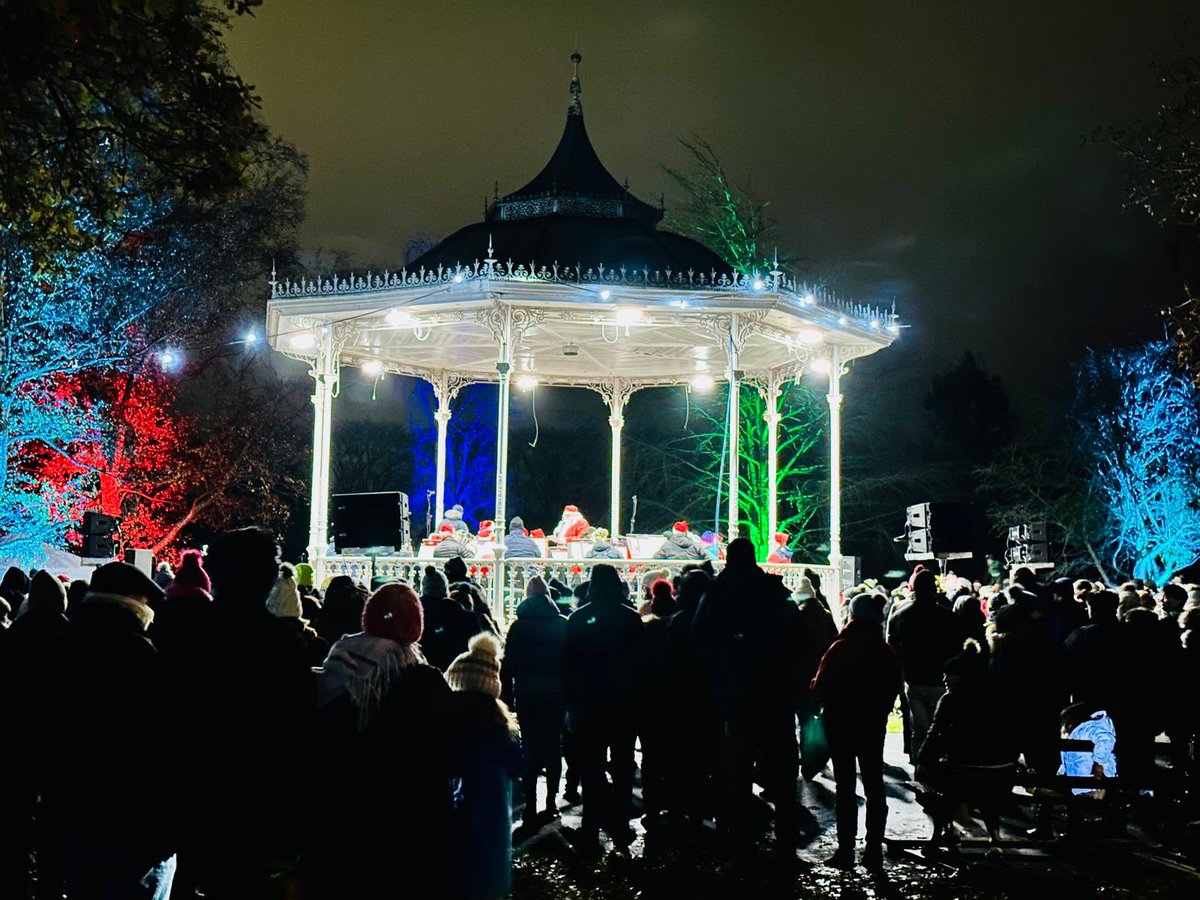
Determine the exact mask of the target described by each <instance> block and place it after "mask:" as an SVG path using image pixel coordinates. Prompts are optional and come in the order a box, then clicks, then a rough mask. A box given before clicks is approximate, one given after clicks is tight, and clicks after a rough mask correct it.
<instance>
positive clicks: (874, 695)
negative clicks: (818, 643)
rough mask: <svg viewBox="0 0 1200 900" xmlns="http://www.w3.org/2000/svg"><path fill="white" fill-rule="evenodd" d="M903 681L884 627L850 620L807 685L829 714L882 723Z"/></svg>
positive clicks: (845, 719)
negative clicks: (884, 637)
mask: <svg viewBox="0 0 1200 900" xmlns="http://www.w3.org/2000/svg"><path fill="white" fill-rule="evenodd" d="M902 686H903V676H902V675H901V673H900V660H899V659H897V658H896V653H895V651H894V650H892V648H891V647H889V646H888V645H887V642H886V641H885V640H884V639H883V628H882V626H880V625H875V624H873V623H870V622H857V621H851V622H850V623H849V624H848V625H847V626H846V627H845V628H843V629H842V631H841V633H840V634H838V636H837V637H836V638H835V639H834V641H833V643H832V644H830V645H829V649H828V650H826V651H825V655H824V656H823V657H821V665H820V666H818V668H817V675H816V677H815V678H814V679H813V680H812V684H810V685H809V689H810V690H811V691H812V692H813V696H815V697H816V698H817V699H818V700H820V701H821V703H822V704H823V705H824V707H825V714H826V717H827V719H830V720H833V721H834V722H845V723H848V724H854V725H870V726H878V727H883V726H884V725H885V724H886V722H887V716H888V713H890V712H891V711H892V707H893V706H894V705H895V703H896V695H897V694H899V693H900V689H901V687H902Z"/></svg>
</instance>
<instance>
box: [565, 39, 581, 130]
mask: <svg viewBox="0 0 1200 900" xmlns="http://www.w3.org/2000/svg"><path fill="white" fill-rule="evenodd" d="M582 59H583V57H582V56H581V55H580V53H579V51H578V50H576V51H575V52H574V53H572V54H571V65H573V66H574V67H575V73H574V74H573V75H572V76H571V105H570V106H568V107H567V115H568V116H582V115H583V104H581V103H580V102H579V63H580V61H581V60H582Z"/></svg>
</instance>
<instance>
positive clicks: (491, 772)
mask: <svg viewBox="0 0 1200 900" xmlns="http://www.w3.org/2000/svg"><path fill="white" fill-rule="evenodd" d="M446 681H447V682H449V684H450V688H451V690H453V691H454V695H453V701H454V703H453V708H452V711H451V715H450V717H449V719H450V721H451V722H452V723H453V727H454V728H455V729H456V730H457V732H458V734H457V738H458V739H457V740H455V741H454V742H453V743H452V746H454V747H455V748H457V750H456V753H455V758H454V759H453V760H452V761H451V772H452V773H453V774H454V775H455V776H456V778H457V782H458V783H457V787H456V791H455V811H456V816H457V828H458V831H459V841H458V842H457V843H458V845H459V846H461V847H463V849H464V850H465V851H466V852H465V853H464V858H465V859H467V860H469V864H468V867H467V871H465V872H464V873H462V874H463V877H464V878H465V879H466V882H467V884H466V886H465V887H466V890H465V894H464V895H465V896H468V897H471V898H472V900H483V898H491V897H504V896H507V895H508V893H509V890H510V888H511V884H512V807H511V803H510V798H511V783H512V779H513V778H514V777H516V776H518V775H520V774H521V771H522V769H523V760H522V755H521V743H520V737H519V733H518V731H517V724H516V721H515V720H514V718H513V717H512V715H511V714H510V713H509V711H508V707H507V706H505V705H504V703H503V702H502V701H501V700H500V642H499V641H498V640H497V639H496V637H495V636H494V635H491V634H488V633H487V632H483V633H481V634H477V635H475V636H474V637H473V638H471V641H470V643H469V644H468V645H467V652H466V653H463V654H460V655H459V656H458V657H457V658H456V659H455V660H454V662H452V663H451V664H450V668H449V669H447V670H446Z"/></svg>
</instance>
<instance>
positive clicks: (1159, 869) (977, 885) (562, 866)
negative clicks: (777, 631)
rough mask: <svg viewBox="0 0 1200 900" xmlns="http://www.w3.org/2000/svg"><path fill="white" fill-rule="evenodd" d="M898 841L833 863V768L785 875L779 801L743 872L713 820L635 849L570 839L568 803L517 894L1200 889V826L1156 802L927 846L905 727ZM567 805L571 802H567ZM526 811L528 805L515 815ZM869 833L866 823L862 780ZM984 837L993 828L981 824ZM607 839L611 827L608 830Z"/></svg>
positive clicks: (526, 845) (897, 764)
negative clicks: (1117, 825)
mask: <svg viewBox="0 0 1200 900" xmlns="http://www.w3.org/2000/svg"><path fill="white" fill-rule="evenodd" d="M886 763H887V779H888V839H889V840H890V841H894V842H895V843H894V844H893V846H892V847H891V848H890V850H889V855H888V859H887V860H886V863H885V870H884V872H883V873H882V874H881V875H871V874H869V873H867V872H866V871H865V870H864V869H862V868H861V867H859V868H857V869H855V870H854V871H853V872H841V871H840V870H837V869H833V868H830V867H827V866H825V865H823V864H822V861H823V860H824V859H827V858H828V857H829V855H830V854H831V853H832V852H833V850H834V834H833V833H834V814H833V787H834V786H833V779H832V775H831V773H830V771H829V770H828V769H827V770H826V771H825V772H824V773H822V774H821V775H819V776H818V777H817V778H816V780H815V781H813V782H802V783H801V784H800V786H799V791H800V794H799V796H800V800H801V803H802V805H803V810H802V821H801V825H800V835H801V836H800V859H799V861H798V867H799V868H798V870H797V871H796V872H795V873H791V874H788V873H784V872H782V871H781V868H780V865H779V863H778V862H777V861H776V859H775V855H774V853H773V852H772V841H773V839H772V838H771V837H770V836H769V835H768V833H767V832H768V831H769V828H767V827H766V826H767V825H768V824H769V813H770V810H769V807H768V806H767V805H766V804H765V803H764V804H763V806H762V812H763V824H764V836H763V839H762V853H761V856H760V858H759V859H758V860H757V861H756V862H755V864H754V865H753V866H751V867H750V869H749V871H748V872H744V873H743V872H738V871H734V869H733V867H732V865H731V864H730V860H729V859H728V856H727V855H726V853H725V849H726V848H725V844H724V842H723V841H722V840H721V839H720V838H719V836H718V834H717V833H716V831H715V830H713V829H712V828H711V827H709V828H706V829H705V830H704V832H703V833H701V834H699V835H684V834H683V833H681V831H680V830H679V829H678V828H677V827H672V825H671V824H670V823H669V822H668V823H666V824H665V825H663V826H661V827H656V828H654V829H653V830H652V832H651V833H649V834H647V833H646V830H645V829H644V828H643V827H642V825H641V824H640V823H639V822H636V821H635V822H634V823H633V827H634V830H635V832H636V834H637V837H636V839H635V840H634V842H633V844H632V845H631V846H630V847H628V848H619V847H615V846H614V845H613V844H612V842H611V841H609V840H608V839H607V837H604V841H603V847H602V849H599V850H598V851H595V852H581V851H579V850H577V849H576V848H575V847H574V846H573V845H572V843H571V829H573V828H575V827H578V825H579V811H580V810H579V807H578V806H573V807H566V808H563V809H562V817H561V821H559V822H556V823H553V824H549V825H545V826H543V827H542V828H540V829H538V830H536V831H532V832H526V831H525V830H524V829H519V830H518V832H517V835H516V855H515V863H514V874H513V896H514V897H516V898H520V900H525V898H529V900H541V898H621V900H629V898H653V897H694V898H698V900H708V898H719V897H720V898H723V897H751V898H762V900H768V898H777V897H778V898H783V897H816V896H822V897H837V898H846V900H851V898H853V900H857V898H875V897H905V898H909V897H912V898H936V900H941V898H946V900H949V898H975V897H980V898H982V897H999V898H1021V900H1033V898H1042V897H1054V898H1060V900H1073V898H1076V897H1115V898H1124V897H1129V898H1135V897H1136V898H1175V897H1179V898H1182V897H1188V898H1195V897H1200V869H1198V866H1200V823H1195V822H1193V823H1190V824H1189V823H1187V822H1186V820H1178V819H1174V820H1172V822H1171V823H1170V824H1169V825H1167V824H1165V823H1164V822H1163V820H1162V819H1161V817H1160V816H1159V815H1158V813H1157V812H1152V811H1151V810H1150V808H1149V807H1148V808H1147V809H1146V810H1143V811H1131V813H1130V815H1129V816H1128V818H1124V819H1123V822H1124V829H1123V833H1114V831H1113V829H1111V828H1109V829H1106V830H1104V831H1103V833H1102V836H1101V833H1099V832H1095V833H1093V832H1091V831H1089V832H1085V833H1084V835H1083V836H1081V837H1079V838H1078V839H1076V840H1073V841H1070V842H1066V841H1060V842H1056V843H1053V844H1048V845H1042V846H1038V847H1021V848H1017V847H1012V846H1010V847H1003V845H1002V849H1001V851H1000V853H999V854H996V853H988V852H987V847H986V846H983V847H979V848H968V849H963V850H962V851H960V852H959V853H958V854H950V853H948V852H947V851H944V850H942V851H936V852H935V851H932V850H930V849H929V848H927V847H922V846H913V845H919V844H920V843H922V842H923V841H924V839H925V838H927V837H928V836H929V833H930V827H929V821H928V819H927V818H926V816H925V814H924V812H923V811H922V809H921V808H920V806H918V805H917V803H916V802H915V799H914V796H913V794H912V792H911V791H910V790H908V788H907V782H908V781H909V779H910V778H911V769H909V768H908V766H907V765H906V763H905V757H904V754H903V752H902V750H901V742H900V737H899V735H889V737H888V742H887V752H886ZM560 803H561V801H560ZM516 815H517V817H518V818H519V817H520V810H518V811H517V813H516ZM859 815H860V833H861V831H862V823H861V817H862V815H863V813H862V806H861V789H860V809H859ZM1031 815H1032V809H1031V807H1030V806H1028V805H1027V804H1020V803H1014V804H1012V805H1011V807H1010V808H1008V809H1006V811H1005V817H1004V827H1003V831H1004V837H1006V838H1007V839H1009V841H1010V842H1011V841H1016V840H1019V839H1022V838H1023V837H1024V832H1025V829H1027V828H1030V827H1032V825H1033V821H1032V818H1031ZM976 834H977V835H978V836H979V837H983V836H984V834H983V831H982V827H981V826H980V827H979V828H978V830H977V832H976ZM602 836H603V835H602Z"/></svg>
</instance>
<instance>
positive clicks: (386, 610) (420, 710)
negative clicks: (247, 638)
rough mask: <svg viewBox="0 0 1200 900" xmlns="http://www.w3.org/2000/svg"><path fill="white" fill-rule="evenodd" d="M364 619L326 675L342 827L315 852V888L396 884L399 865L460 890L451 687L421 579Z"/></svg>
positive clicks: (327, 749) (334, 654) (335, 649)
mask: <svg viewBox="0 0 1200 900" xmlns="http://www.w3.org/2000/svg"><path fill="white" fill-rule="evenodd" d="M361 625H362V630H361V631H358V632H356V633H354V634H349V635H346V636H344V637H342V638H341V639H340V640H338V641H337V642H336V643H334V645H333V646H332V647H331V648H330V650H329V656H328V657H326V659H325V664H324V666H323V667H322V669H321V671H320V672H319V673H318V675H317V682H318V702H319V704H320V710H321V718H322V723H323V726H324V727H323V728H322V730H321V737H322V741H323V751H324V752H323V757H324V759H323V762H324V766H323V768H324V769H325V771H326V772H327V773H328V774H327V778H329V779H333V781H332V784H331V786H332V787H334V788H335V789H334V790H327V791H324V792H322V794H323V796H324V798H325V800H324V806H323V812H322V820H323V821H326V822H337V823H338V827H337V828H335V829H325V830H323V832H322V835H321V839H320V841H319V842H317V844H316V846H315V847H314V848H313V850H312V852H311V854H310V859H311V861H312V866H311V873H312V874H311V882H312V886H313V894H314V896H316V897H318V898H322V900H335V898H343V897H376V896H385V895H387V893H389V892H392V891H394V890H395V878H396V872H397V871H398V869H399V870H403V871H421V872H424V873H427V878H426V883H425V888H424V890H425V893H427V894H428V895H429V896H434V897H448V896H452V895H453V894H454V891H455V889H456V886H455V885H454V884H453V883H452V882H453V879H451V878H450V877H449V875H448V874H447V873H448V872H449V871H450V868H451V863H450V856H449V849H450V845H451V842H452V840H453V836H452V834H451V816H452V803H453V801H452V793H451V782H450V768H449V764H448V756H449V754H450V752H451V749H452V741H451V738H450V734H449V732H450V728H451V724H452V722H451V718H450V709H449V705H450V699H451V698H450V688H449V686H448V685H447V684H446V679H445V678H444V677H443V675H442V673H441V671H439V670H438V669H436V668H435V667H433V666H431V665H429V664H428V663H427V662H426V660H425V657H424V655H423V654H422V652H421V646H420V644H419V641H420V640H421V637H422V633H423V628H424V608H423V606H422V604H421V601H420V599H419V598H418V597H417V595H416V592H415V591H413V589H412V588H411V587H410V586H409V585H407V584H398V583H392V584H386V585H383V586H382V587H380V588H379V589H378V590H376V591H375V592H374V593H373V594H371V596H370V597H369V598H368V599H367V602H366V604H365V605H364V606H363V612H362V619H361ZM358 773H363V776H364V777H365V780H363V779H360V777H359V774H358ZM376 776H377V777H376ZM439 887H440V890H439Z"/></svg>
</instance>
